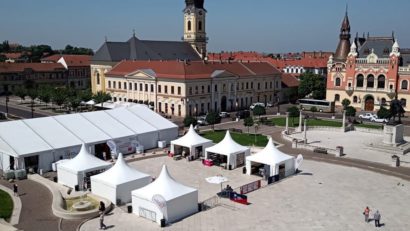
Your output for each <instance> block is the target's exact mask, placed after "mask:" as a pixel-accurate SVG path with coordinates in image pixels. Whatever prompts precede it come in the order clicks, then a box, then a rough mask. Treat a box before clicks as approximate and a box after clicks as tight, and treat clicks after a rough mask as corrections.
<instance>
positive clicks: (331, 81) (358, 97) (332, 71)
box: [326, 12, 410, 111]
mask: <svg viewBox="0 0 410 231" xmlns="http://www.w3.org/2000/svg"><path fill="white" fill-rule="evenodd" d="M339 38H340V40H339V44H338V46H337V49H336V52H335V54H334V56H331V57H330V58H329V60H328V75H327V91H326V99H327V100H328V101H334V102H335V104H336V106H339V107H341V106H342V104H341V102H342V100H343V99H349V100H350V102H351V106H353V107H355V108H356V109H358V110H363V111H377V110H379V108H380V107H382V106H387V107H388V106H389V103H390V101H391V100H392V99H394V98H396V97H397V98H398V99H399V100H400V101H401V103H402V106H403V107H404V109H405V110H406V111H408V110H410V105H409V103H407V102H409V100H410V85H409V84H410V82H409V81H410V49H400V47H399V43H398V40H397V38H395V36H394V33H392V35H391V36H387V37H374V36H370V35H369V34H367V36H365V35H363V36H362V37H359V35H358V34H356V37H355V38H354V39H353V41H352V42H351V41H350V38H351V34H350V22H349V17H348V15H347V12H346V15H345V17H344V19H343V22H342V26H341V29H340V36H339Z"/></svg>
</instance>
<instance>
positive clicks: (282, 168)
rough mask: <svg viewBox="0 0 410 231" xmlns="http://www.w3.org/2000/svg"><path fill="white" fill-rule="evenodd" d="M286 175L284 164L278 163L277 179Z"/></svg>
mask: <svg viewBox="0 0 410 231" xmlns="http://www.w3.org/2000/svg"><path fill="white" fill-rule="evenodd" d="M285 177H286V168H285V164H281V165H279V179H283V178H285Z"/></svg>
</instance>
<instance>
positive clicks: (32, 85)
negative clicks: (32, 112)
mask: <svg viewBox="0 0 410 231" xmlns="http://www.w3.org/2000/svg"><path fill="white" fill-rule="evenodd" d="M23 85H24V88H26V89H27V90H30V89H33V88H35V87H36V82H35V81H34V80H32V79H27V80H25V81H24V83H23Z"/></svg>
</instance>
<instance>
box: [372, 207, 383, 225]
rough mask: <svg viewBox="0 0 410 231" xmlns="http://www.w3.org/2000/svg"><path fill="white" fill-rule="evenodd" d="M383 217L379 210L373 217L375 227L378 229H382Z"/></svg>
mask: <svg viewBox="0 0 410 231" xmlns="http://www.w3.org/2000/svg"><path fill="white" fill-rule="evenodd" d="M381 217H382V216H381V215H380V213H379V210H377V211H376V212H375V213H374V215H373V219H374V225H375V226H376V227H380V218H381Z"/></svg>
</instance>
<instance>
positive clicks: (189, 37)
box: [183, 0, 208, 58]
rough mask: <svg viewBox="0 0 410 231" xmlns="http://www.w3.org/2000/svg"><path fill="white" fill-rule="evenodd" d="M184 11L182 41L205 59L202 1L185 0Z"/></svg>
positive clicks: (204, 16) (205, 40)
mask: <svg viewBox="0 0 410 231" xmlns="http://www.w3.org/2000/svg"><path fill="white" fill-rule="evenodd" d="M185 4H186V7H185V9H184V37H183V40H184V41H185V42H187V43H189V44H191V46H192V47H193V48H194V49H195V50H196V51H197V52H198V53H199V54H200V55H201V57H202V58H205V57H206V55H207V50H206V44H207V43H208V38H207V37H206V30H205V25H206V24H205V19H206V13H207V11H206V10H205V8H204V0H185Z"/></svg>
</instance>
